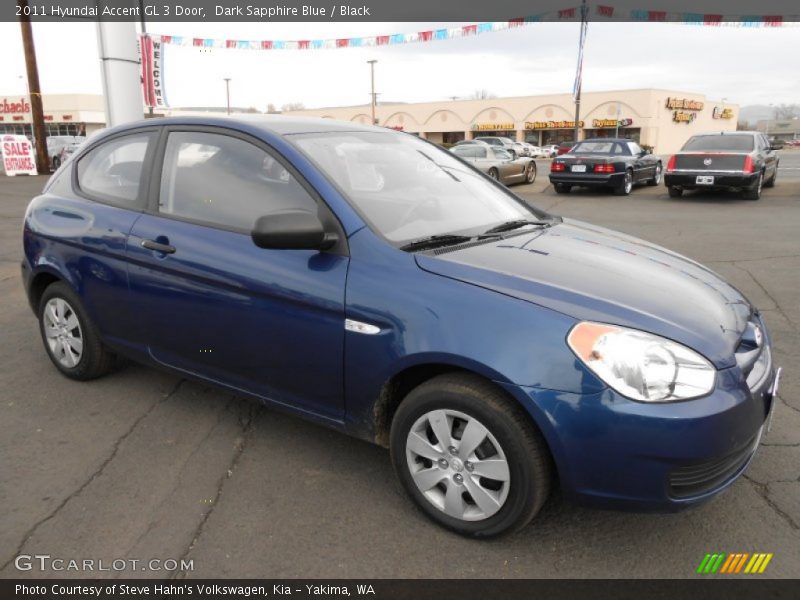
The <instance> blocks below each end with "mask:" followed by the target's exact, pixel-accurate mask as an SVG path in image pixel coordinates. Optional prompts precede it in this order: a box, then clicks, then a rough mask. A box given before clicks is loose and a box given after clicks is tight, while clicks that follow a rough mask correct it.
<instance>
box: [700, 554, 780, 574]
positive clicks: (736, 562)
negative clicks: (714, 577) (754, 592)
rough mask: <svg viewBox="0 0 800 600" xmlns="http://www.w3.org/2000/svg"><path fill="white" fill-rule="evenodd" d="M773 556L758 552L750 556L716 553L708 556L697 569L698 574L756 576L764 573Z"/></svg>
mask: <svg viewBox="0 0 800 600" xmlns="http://www.w3.org/2000/svg"><path fill="white" fill-rule="evenodd" d="M772 556H773V554H772V553H771V552H770V553H768V554H767V553H762V552H756V553H754V554H749V553H747V552H734V553H732V554H725V553H724V552H716V553H714V554H706V555H705V556H704V557H703V560H702V561H700V565H699V566H698V567H697V573H699V574H701V575H710V574H714V573H723V574H726V575H735V574H737V573H746V574H750V575H755V574H756V573H763V572H764V571H766V569H767V565H768V564H769V561H771V560H772Z"/></svg>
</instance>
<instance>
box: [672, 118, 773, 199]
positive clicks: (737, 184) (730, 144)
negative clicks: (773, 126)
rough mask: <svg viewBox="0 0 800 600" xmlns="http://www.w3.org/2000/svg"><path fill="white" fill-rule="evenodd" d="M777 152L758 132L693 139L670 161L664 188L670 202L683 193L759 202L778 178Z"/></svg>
mask: <svg viewBox="0 0 800 600" xmlns="http://www.w3.org/2000/svg"><path fill="white" fill-rule="evenodd" d="M776 149H777V148H776V146H775V145H774V144H770V141H769V140H768V139H767V136H766V135H764V134H763V133H759V132H757V131H736V132H732V133H709V134H703V135H695V136H692V137H691V138H689V141H688V142H686V143H685V144H684V145H683V148H681V151H680V152H678V153H677V154H675V155H674V156H673V157H672V158H670V159H669V162H668V163H667V170H666V173H665V174H664V184H665V185H666V186H667V189H668V190H669V195H670V196H671V197H673V198H678V197H680V196H681V195H683V191H684V190H696V189H715V190H720V189H722V190H729V191H741V192H742V197H743V198H747V199H748V200H758V199H759V198H761V188H762V187H764V186H766V187H772V186H773V185H775V179H776V178H777V177H778V154H777V153H776V152H775V150H776Z"/></svg>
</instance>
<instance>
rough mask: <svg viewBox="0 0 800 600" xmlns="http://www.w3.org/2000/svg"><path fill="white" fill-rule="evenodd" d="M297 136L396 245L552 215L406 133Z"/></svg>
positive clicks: (443, 152)
mask: <svg viewBox="0 0 800 600" xmlns="http://www.w3.org/2000/svg"><path fill="white" fill-rule="evenodd" d="M292 138H293V141H294V142H295V143H296V144H297V145H298V146H299V147H300V149H301V150H303V151H304V152H305V153H306V154H307V155H308V156H309V157H311V159H313V160H314V161H315V162H316V163H317V164H318V165H319V166H320V168H321V169H322V170H323V171H324V172H325V173H326V174H327V175H328V176H329V177H330V178H331V179H332V180H334V181H335V182H336V183H337V184H338V185H339V187H340V188H341V189H342V191H344V193H345V194H346V195H347V196H348V198H349V200H350V202H351V203H352V204H353V206H354V207H355V208H356V209H357V210H358V211H359V212H360V213H361V215H362V216H363V217H364V218H365V219H366V220H367V221H368V222H369V223H370V225H371V227H372V228H373V229H374V230H376V231H377V232H378V233H380V234H381V235H383V236H384V237H385V238H387V239H388V240H389V241H391V242H394V243H396V244H397V245H404V244H405V243H407V242H410V241H414V240H419V239H422V238H425V237H430V236H440V235H450V234H456V235H477V234H480V233H482V232H484V231H486V230H487V229H488V228H491V227H493V226H496V225H499V224H501V223H505V222H507V221H513V220H530V219H541V218H543V217H546V216H547V215H546V214H545V213H542V212H539V211H536V210H534V209H532V208H530V207H528V206H526V205H525V204H524V203H523V202H522V201H521V200H517V199H515V198H514V197H513V196H512V195H511V194H510V193H509V192H506V191H504V190H503V189H502V188H500V187H498V185H497V184H495V183H494V182H492V181H491V180H490V179H488V178H487V177H486V176H484V175H482V174H481V173H479V172H478V171H476V170H474V169H472V168H471V167H469V166H467V165H465V164H464V163H462V162H461V161H460V160H459V159H457V158H456V157H454V156H453V154H452V153H450V152H447V151H445V150H442V149H440V148H438V147H437V146H434V145H433V144H430V143H428V142H424V141H422V140H420V139H418V138H416V137H414V136H411V135H408V134H401V133H394V132H379V131H378V132H371V131H364V132H362V131H345V132H339V131H336V132H329V133H308V134H296V135H293V136H292Z"/></svg>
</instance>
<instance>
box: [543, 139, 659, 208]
mask: <svg viewBox="0 0 800 600" xmlns="http://www.w3.org/2000/svg"><path fill="white" fill-rule="evenodd" d="M661 172H662V165H661V160H660V159H659V158H658V157H657V156H655V155H653V154H650V153H649V152H647V151H646V150H643V149H642V148H641V147H640V146H639V144H637V143H636V142H634V141H633V140H629V139H626V138H594V139H589V140H583V141H582V142H578V143H577V144H575V146H573V147H572V149H571V150H570V151H569V152H567V153H566V154H562V155H561V156H559V157H557V158H554V159H553V162H552V163H550V183H552V184H553V188H554V189H555V190H556V192H557V193H559V194H566V193H568V192H569V191H570V190H571V189H572V188H573V187H576V186H580V187H594V188H597V187H607V188H611V189H612V190H613V191H614V193H615V194H617V195H618V196H627V195H628V194H630V193H631V191H632V190H633V186H634V185H636V184H639V183H646V184H647V185H658V184H659V183H661Z"/></svg>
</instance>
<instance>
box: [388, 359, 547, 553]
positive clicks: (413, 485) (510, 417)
mask: <svg viewBox="0 0 800 600" xmlns="http://www.w3.org/2000/svg"><path fill="white" fill-rule="evenodd" d="M390 447H391V448H390V449H391V455H392V462H393V465H394V468H395V472H396V473H397V475H398V477H399V479H400V481H401V483H402V484H403V487H404V488H405V490H406V492H407V493H408V494H409V495H410V496H411V498H412V499H413V500H414V501H415V502H416V503H417V505H418V506H419V507H420V508H421V509H422V511H423V512H424V513H425V514H426V515H427V516H428V517H430V518H431V519H432V520H434V521H435V522H436V523H438V524H439V525H442V526H444V527H446V528H448V529H450V530H452V531H455V532H456V533H459V534H461V535H466V536H470V537H484V538H486V537H494V536H498V535H501V534H505V533H509V532H511V531H515V530H517V529H520V528H521V527H523V526H525V525H526V524H527V523H529V522H530V521H531V519H533V517H534V516H535V515H536V514H537V513H538V512H539V510H540V509H541V507H542V505H543V504H544V502H545V500H546V499H547V497H548V495H549V493H550V486H551V478H552V462H551V458H550V454H549V451H548V449H547V446H546V444H545V442H544V439H543V438H542V436H541V434H540V433H539V432H538V430H536V429H535V428H534V427H533V425H532V424H531V423H530V422H529V420H528V418H527V417H526V415H525V414H524V413H523V411H522V409H521V408H520V407H518V406H516V405H515V404H513V402H512V401H511V400H510V399H509V398H507V397H506V395H505V394H504V393H503V392H502V390H500V389H498V388H497V387H496V386H495V385H493V384H492V383H490V382H488V381H485V380H483V379H480V378H478V377H475V376H471V375H462V374H448V375H441V376H439V377H436V378H434V379H431V380H429V381H427V382H425V383H423V384H422V385H420V386H419V387H417V388H415V389H414V390H413V391H412V392H411V393H410V394H409V395H408V396H407V397H406V398H405V399H404V400H403V402H402V403H401V404H400V407H399V408H398V410H397V413H396V414H395V417H394V419H393V421H392V430H391V443H390Z"/></svg>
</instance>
